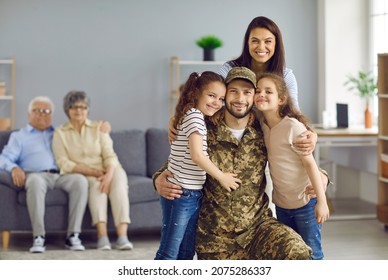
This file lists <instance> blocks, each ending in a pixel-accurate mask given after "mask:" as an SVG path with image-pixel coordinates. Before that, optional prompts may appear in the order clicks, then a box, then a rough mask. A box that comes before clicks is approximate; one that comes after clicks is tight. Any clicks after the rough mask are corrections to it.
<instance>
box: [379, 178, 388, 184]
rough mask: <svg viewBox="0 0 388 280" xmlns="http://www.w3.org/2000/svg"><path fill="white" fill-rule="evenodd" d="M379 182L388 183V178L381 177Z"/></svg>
mask: <svg viewBox="0 0 388 280" xmlns="http://www.w3.org/2000/svg"><path fill="white" fill-rule="evenodd" d="M379 180H380V181H381V182H384V183H388V178H384V177H379Z"/></svg>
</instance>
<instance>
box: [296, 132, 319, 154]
mask: <svg viewBox="0 0 388 280" xmlns="http://www.w3.org/2000/svg"><path fill="white" fill-rule="evenodd" d="M317 139H318V136H317V134H316V133H315V132H312V131H310V130H307V131H305V132H303V133H301V134H300V135H298V137H297V138H296V140H295V141H294V142H293V143H292V145H293V146H294V147H295V148H296V149H297V150H298V151H299V152H300V153H301V154H302V155H311V154H312V152H313V151H314V149H315V144H316V143H317Z"/></svg>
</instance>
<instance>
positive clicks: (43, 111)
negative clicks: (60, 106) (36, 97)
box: [32, 108, 52, 115]
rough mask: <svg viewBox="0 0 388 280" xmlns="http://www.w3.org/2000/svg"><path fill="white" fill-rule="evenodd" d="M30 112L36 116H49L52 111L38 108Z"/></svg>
mask: <svg viewBox="0 0 388 280" xmlns="http://www.w3.org/2000/svg"><path fill="white" fill-rule="evenodd" d="M32 112H34V113H36V114H38V113H39V114H44V115H50V114H51V113H52V110H51V109H39V108H35V109H32Z"/></svg>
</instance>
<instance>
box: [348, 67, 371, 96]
mask: <svg viewBox="0 0 388 280" xmlns="http://www.w3.org/2000/svg"><path fill="white" fill-rule="evenodd" d="M344 86H347V87H348V90H349V91H352V92H353V91H354V90H356V91H357V94H359V95H360V96H361V97H371V96H373V95H374V94H376V89H377V82H376V81H375V78H374V77H373V76H372V73H371V72H364V71H359V72H358V77H354V76H352V75H348V76H347V80H346V81H345V83H344Z"/></svg>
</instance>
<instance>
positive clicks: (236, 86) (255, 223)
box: [154, 67, 311, 260]
mask: <svg viewBox="0 0 388 280" xmlns="http://www.w3.org/2000/svg"><path fill="white" fill-rule="evenodd" d="M225 82H226V84H227V92H226V96H225V108H224V110H222V111H221V112H220V114H219V118H218V120H214V121H213V122H210V121H209V122H208V154H209V157H210V159H211V160H212V162H213V163H215V165H216V166H218V167H219V168H220V169H221V170H222V171H223V172H231V173H235V174H237V176H238V178H239V179H241V180H242V183H241V185H240V187H239V188H238V189H237V190H235V191H232V192H227V191H225V190H224V189H223V188H222V187H221V185H220V184H219V183H218V182H217V181H216V180H215V179H213V178H212V177H210V176H208V177H207V180H206V183H205V185H204V188H203V191H204V196H203V200H202V208H201V212H200V216H199V220H198V230H197V244H196V251H197V256H198V259H216V260H224V259H243V260H247V259H248V260H262V259H281V260H286V259H310V258H311V249H310V247H308V246H307V245H306V244H305V243H304V241H303V240H302V238H301V237H300V236H299V235H298V234H297V233H296V232H295V231H293V230H292V229H291V228H289V227H287V226H285V225H283V224H281V223H279V222H278V221H277V220H276V218H274V217H272V212H271V210H270V208H269V207H268V203H269V199H268V196H267V194H266V193H265V187H266V180H265V166H266V163H267V152H266V149H265V145H264V140H263V139H264V138H263V133H262V131H261V128H260V125H259V123H258V122H257V121H256V120H255V117H254V115H253V113H252V107H253V98H254V95H255V87H256V76H255V74H254V73H253V72H252V71H251V70H249V69H248V68H245V67H236V68H233V69H232V70H230V72H229V73H228V76H227V77H226V79H225ZM163 169H164V168H161V170H160V171H159V172H157V173H156V174H155V175H154V183H155V187H156V189H157V191H158V192H159V193H160V194H161V195H162V196H164V197H166V198H169V199H174V198H175V197H179V192H180V191H179V189H180V186H176V185H173V184H171V183H169V182H168V181H167V180H166V177H167V176H168V175H169V174H168V171H163V172H162V173H161V171H162V170H163Z"/></svg>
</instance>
